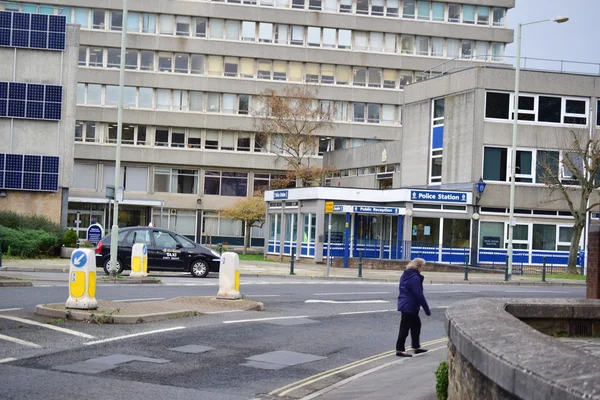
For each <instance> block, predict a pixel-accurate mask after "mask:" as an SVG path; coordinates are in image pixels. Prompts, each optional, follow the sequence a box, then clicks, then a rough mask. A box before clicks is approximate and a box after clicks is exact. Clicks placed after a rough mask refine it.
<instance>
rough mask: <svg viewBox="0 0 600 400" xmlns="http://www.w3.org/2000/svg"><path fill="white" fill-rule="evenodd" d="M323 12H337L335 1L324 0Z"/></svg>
mask: <svg viewBox="0 0 600 400" xmlns="http://www.w3.org/2000/svg"><path fill="white" fill-rule="evenodd" d="M324 9H325V11H332V12H336V11H337V0H324Z"/></svg>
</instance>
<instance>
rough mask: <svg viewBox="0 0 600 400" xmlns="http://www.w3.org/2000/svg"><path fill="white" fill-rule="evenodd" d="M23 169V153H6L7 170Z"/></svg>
mask: <svg viewBox="0 0 600 400" xmlns="http://www.w3.org/2000/svg"><path fill="white" fill-rule="evenodd" d="M22 170H23V154H7V155H6V171H22Z"/></svg>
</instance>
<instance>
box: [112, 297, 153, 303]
mask: <svg viewBox="0 0 600 400" xmlns="http://www.w3.org/2000/svg"><path fill="white" fill-rule="evenodd" d="M164 299H165V298H164V297H151V298H149V299H125V300H113V301H114V302H115V303H125V302H128V301H131V302H134V301H154V300H164Z"/></svg>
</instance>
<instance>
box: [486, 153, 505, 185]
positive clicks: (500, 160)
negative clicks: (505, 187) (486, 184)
mask: <svg viewBox="0 0 600 400" xmlns="http://www.w3.org/2000/svg"><path fill="white" fill-rule="evenodd" d="M483 152H484V153H483V180H486V181H501V182H506V154H507V149H504V148H498V147H486V148H485V149H484V151H483Z"/></svg>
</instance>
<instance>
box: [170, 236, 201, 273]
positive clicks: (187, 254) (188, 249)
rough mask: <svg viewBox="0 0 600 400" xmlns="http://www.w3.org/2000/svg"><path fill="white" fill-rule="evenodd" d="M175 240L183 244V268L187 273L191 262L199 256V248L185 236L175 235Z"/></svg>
mask: <svg viewBox="0 0 600 400" xmlns="http://www.w3.org/2000/svg"><path fill="white" fill-rule="evenodd" d="M175 238H176V239H177V241H178V242H179V243H180V244H181V249H180V250H181V253H180V254H181V257H180V258H181V262H182V263H181V268H183V269H184V270H185V271H187V270H188V269H189V266H190V261H191V260H192V259H193V258H194V257H195V256H196V255H197V251H196V248H197V247H198V246H197V245H196V243H194V242H192V241H191V240H189V239H188V238H186V237H185V236H181V235H175Z"/></svg>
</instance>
